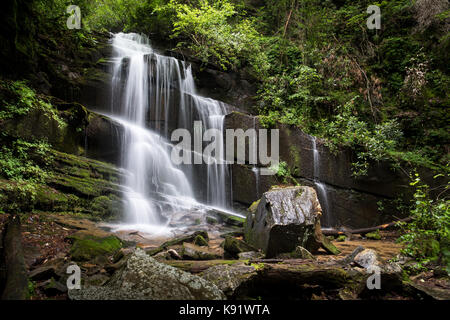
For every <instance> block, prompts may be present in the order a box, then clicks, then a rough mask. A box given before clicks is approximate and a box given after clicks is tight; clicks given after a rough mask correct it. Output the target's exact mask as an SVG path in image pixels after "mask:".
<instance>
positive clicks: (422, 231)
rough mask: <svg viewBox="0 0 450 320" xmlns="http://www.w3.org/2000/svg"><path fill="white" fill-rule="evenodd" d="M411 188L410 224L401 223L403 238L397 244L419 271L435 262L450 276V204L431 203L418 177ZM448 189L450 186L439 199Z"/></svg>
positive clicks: (440, 200)
mask: <svg viewBox="0 0 450 320" xmlns="http://www.w3.org/2000/svg"><path fill="white" fill-rule="evenodd" d="M448 177H450V175H449V174H447V178H448ZM411 185H412V186H415V188H416V192H415V193H414V205H413V207H412V210H411V216H412V217H413V221H412V222H410V223H400V226H401V227H402V230H403V235H402V236H401V237H400V238H399V241H400V242H401V243H403V244H405V247H404V249H402V253H403V254H405V255H408V256H411V257H413V258H415V259H416V260H417V262H418V265H417V266H416V267H417V268H418V269H421V268H425V267H426V266H427V264H429V263H431V262H434V263H441V264H443V265H445V266H446V268H447V272H448V273H450V200H448V199H447V198H445V197H443V198H439V197H438V199H437V200H432V199H431V197H430V195H429V192H430V189H429V187H428V186H427V185H426V184H423V183H421V179H420V177H419V175H418V174H415V179H414V181H413V182H412V183H411ZM449 187H450V182H449V183H448V184H447V186H446V188H445V191H444V192H443V193H442V194H441V195H444V193H446V192H448V190H449Z"/></svg>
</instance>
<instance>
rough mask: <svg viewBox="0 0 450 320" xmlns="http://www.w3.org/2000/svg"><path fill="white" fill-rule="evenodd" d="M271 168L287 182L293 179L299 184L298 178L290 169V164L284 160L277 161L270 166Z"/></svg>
mask: <svg viewBox="0 0 450 320" xmlns="http://www.w3.org/2000/svg"><path fill="white" fill-rule="evenodd" d="M270 170H273V171H274V172H275V174H276V176H277V177H278V178H280V179H281V181H282V182H283V183H285V184H288V183H289V182H291V181H293V182H294V183H295V184H296V185H298V182H297V180H296V179H295V178H294V177H293V176H292V173H291V171H290V170H289V167H288V164H287V163H286V162H284V161H281V162H279V163H277V164H276V165H273V166H271V167H270Z"/></svg>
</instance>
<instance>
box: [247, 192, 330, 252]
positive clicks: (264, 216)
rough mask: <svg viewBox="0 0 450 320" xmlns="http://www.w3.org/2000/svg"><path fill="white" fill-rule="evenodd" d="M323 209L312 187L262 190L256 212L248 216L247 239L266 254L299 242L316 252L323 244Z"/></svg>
mask: <svg viewBox="0 0 450 320" xmlns="http://www.w3.org/2000/svg"><path fill="white" fill-rule="evenodd" d="M321 212H322V210H321V207H320V204H319V201H318V200H317V195H316V192H315V191H314V189H313V188H311V187H289V188H279V189H276V188H275V189H272V190H270V191H268V192H266V193H264V194H263V196H262V198H261V201H260V203H259V205H258V209H257V210H256V212H255V213H249V215H248V216H247V220H246V225H245V239H246V241H247V242H248V243H250V244H251V245H253V246H255V247H256V248H259V249H262V250H263V251H264V252H265V253H266V257H267V258H270V257H274V256H276V255H277V254H279V253H286V252H292V251H293V250H295V248H296V247H297V246H302V247H304V248H306V249H307V250H309V251H311V252H315V251H316V250H317V249H318V248H319V246H320V244H319V242H320V235H321V233H320V216H321Z"/></svg>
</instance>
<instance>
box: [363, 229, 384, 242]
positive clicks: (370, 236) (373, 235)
mask: <svg viewBox="0 0 450 320" xmlns="http://www.w3.org/2000/svg"><path fill="white" fill-rule="evenodd" d="M366 238H367V239H370V240H381V234H380V230H376V231H374V232H369V233H366Z"/></svg>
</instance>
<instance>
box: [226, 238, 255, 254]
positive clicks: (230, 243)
mask: <svg viewBox="0 0 450 320" xmlns="http://www.w3.org/2000/svg"><path fill="white" fill-rule="evenodd" d="M223 248H224V250H225V252H227V253H228V254H230V255H231V256H233V257H237V255H238V254H239V253H241V252H247V251H256V249H255V248H253V247H252V246H250V245H249V244H247V243H245V242H244V241H242V240H238V239H236V238H234V237H231V236H226V237H225V241H224V244H223Z"/></svg>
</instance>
